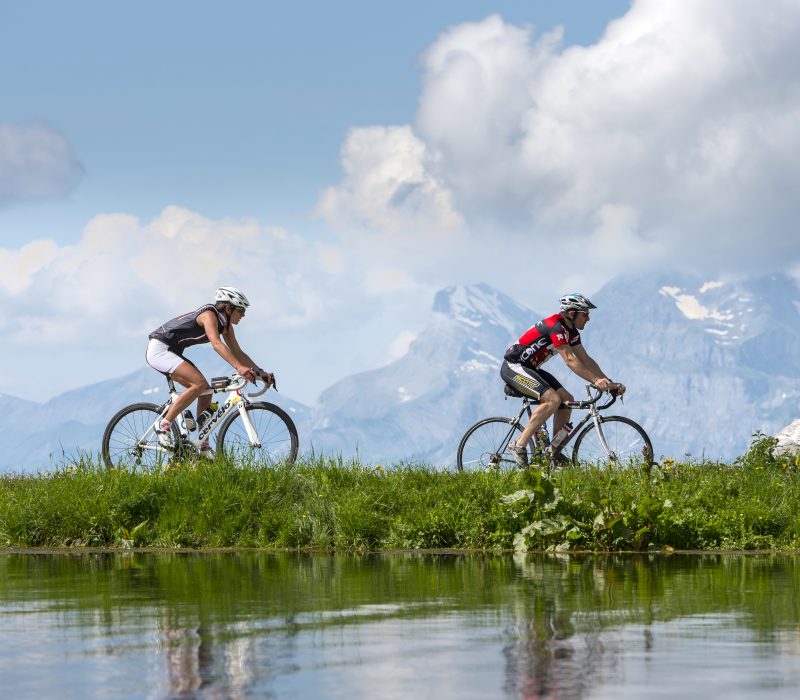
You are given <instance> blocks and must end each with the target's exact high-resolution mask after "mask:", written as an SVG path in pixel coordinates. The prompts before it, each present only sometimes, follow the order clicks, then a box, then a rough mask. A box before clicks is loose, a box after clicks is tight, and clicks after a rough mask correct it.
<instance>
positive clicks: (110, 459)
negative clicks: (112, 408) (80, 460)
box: [102, 403, 180, 471]
mask: <svg viewBox="0 0 800 700" xmlns="http://www.w3.org/2000/svg"><path fill="white" fill-rule="evenodd" d="M159 415H160V411H159V407H158V406H156V405H155V404H152V403H135V404H133V405H131V406H126V407H125V408H123V409H122V410H121V411H119V413H117V414H116V415H115V416H114V417H113V418H112V419H111V420H110V421H109V423H108V426H107V427H106V430H105V433H103V449H102V454H103V461H104V462H105V465H106V468H107V469H111V468H115V469H136V470H141V471H157V470H158V469H161V468H162V467H164V466H165V465H166V464H167V463H168V462H169V460H170V458H171V457H172V451H171V450H166V449H164V448H163V447H161V445H160V444H159V443H158V437H157V436H156V431H155V430H154V428H153V423H155V421H156V418H158V416H159ZM172 439H173V441H174V444H176V445H177V444H178V442H179V440H180V433H179V432H178V429H177V428H176V427H175V424H174V423H173V425H172Z"/></svg>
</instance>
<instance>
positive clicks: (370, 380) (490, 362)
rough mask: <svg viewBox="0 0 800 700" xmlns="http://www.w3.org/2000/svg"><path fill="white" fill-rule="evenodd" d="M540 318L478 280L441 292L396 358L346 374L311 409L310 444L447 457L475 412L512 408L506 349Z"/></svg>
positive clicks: (369, 455) (391, 455) (389, 456)
mask: <svg viewBox="0 0 800 700" xmlns="http://www.w3.org/2000/svg"><path fill="white" fill-rule="evenodd" d="M538 318H539V316H538V315H537V314H536V313H535V312H533V311H531V310H530V309H527V308H526V307H524V306H522V305H520V304H518V303H517V302H515V301H513V300H512V299H511V298H509V297H507V296H506V295H504V294H502V293H500V292H498V291H497V290H494V289H492V288H491V287H489V286H487V285H483V284H479V285H474V286H468V287H448V288H447V289H443V290H442V291H440V292H439V293H438V294H437V295H436V297H435V299H434V302H433V310H432V312H431V315H430V321H429V323H428V325H427V326H426V328H425V329H424V330H423V331H422V332H421V333H420V334H419V336H417V338H416V339H415V340H414V341H413V342H412V343H411V346H410V348H409V350H408V353H407V354H406V355H405V356H404V357H402V358H400V359H399V360H396V361H395V362H393V363H391V364H389V365H387V366H386V367H382V368H380V369H376V370H373V371H370V372H364V373H362V374H356V375H353V376H351V377H347V378H346V379H343V380H341V381H339V382H337V383H335V384H334V385H333V386H331V387H330V388H329V389H327V390H325V391H324V392H323V393H322V395H321V396H320V398H319V401H318V403H317V405H316V406H315V407H314V411H313V414H312V421H311V424H310V425H309V438H308V439H309V441H310V442H311V444H312V445H313V446H314V449H315V450H323V451H325V452H329V451H331V450H333V451H335V452H341V453H342V454H343V455H350V454H352V453H353V452H354V450H355V449H357V450H358V453H359V455H360V456H361V457H362V458H364V459H367V460H371V461H375V460H378V461H388V462H392V461H398V460H422V461H433V462H435V463H444V462H447V461H448V460H450V458H451V457H453V456H454V455H455V450H456V448H457V446H458V441H459V439H460V437H461V433H463V432H464V430H465V428H466V427H468V426H469V425H470V424H471V423H473V422H474V421H475V420H477V418H478V417H483V416H485V415H490V414H491V415H495V414H498V413H500V414H502V413H504V412H507V411H509V410H510V409H511V406H510V405H509V404H507V403H506V402H505V401H504V395H503V391H502V389H503V387H502V383H501V380H500V378H499V367H500V363H501V361H502V357H503V353H504V352H505V349H506V348H507V347H508V345H509V343H510V342H512V341H513V340H514V339H515V338H516V337H517V336H518V335H519V333H520V329H523V330H524V329H525V328H527V327H528V326H530V325H531V324H532V323H533V322H534V321H536V320H538Z"/></svg>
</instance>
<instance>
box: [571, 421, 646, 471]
mask: <svg viewBox="0 0 800 700" xmlns="http://www.w3.org/2000/svg"><path fill="white" fill-rule="evenodd" d="M600 429H601V430H602V433H603V434H602V438H603V439H604V440H605V443H606V445H608V450H606V448H605V447H604V446H603V441H602V440H601V436H600V434H599V433H598V432H597V426H596V425H595V424H594V422H591V423H589V425H587V426H586V428H584V430H583V431H582V432H581V434H580V435H578V438H577V439H576V440H575V448H574V449H573V450H572V461H573V463H574V464H576V465H578V466H593V467H597V466H602V467H604V466H607V465H609V464H614V465H616V466H618V467H623V468H630V467H647V468H650V467H651V466H652V465H653V444H652V443H651V442H650V438H649V437H648V435H647V433H646V432H645V431H644V428H642V426H641V425H639V424H638V423H635V422H634V421H632V420H631V419H630V418H624V417H622V416H608V417H602V418H600Z"/></svg>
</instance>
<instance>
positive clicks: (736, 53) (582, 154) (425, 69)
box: [321, 0, 800, 277]
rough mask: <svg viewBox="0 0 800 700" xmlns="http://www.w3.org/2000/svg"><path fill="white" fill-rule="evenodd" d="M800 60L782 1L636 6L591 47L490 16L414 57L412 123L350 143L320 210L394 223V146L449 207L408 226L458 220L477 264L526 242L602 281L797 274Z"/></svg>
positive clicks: (797, 12) (789, 2)
mask: <svg viewBox="0 0 800 700" xmlns="http://www.w3.org/2000/svg"><path fill="white" fill-rule="evenodd" d="M799 61H800V6H798V5H797V3H796V2H794V1H793V0H775V2H771V3H768V4H766V5H764V4H756V3H752V2H750V1H749V0H703V1H702V2H697V1H696V0H673V1H671V2H661V1H660V0H636V2H634V3H633V4H632V6H631V8H630V10H629V11H628V12H627V14H625V15H624V16H623V17H621V18H619V19H618V20H615V21H613V22H612V23H610V24H609V26H608V27H607V30H606V32H605V34H604V35H603V36H602V37H601V39H600V40H599V41H598V42H597V43H595V44H593V45H591V46H585V47H584V46H571V47H565V46H564V45H563V42H562V37H561V33H560V32H559V31H555V32H552V33H550V34H547V35H544V36H537V35H536V33H535V30H534V28H533V27H531V26H525V27H519V26H514V25H511V24H509V23H507V22H505V21H503V19H502V18H501V17H499V16H492V17H488V18H486V19H485V20H483V21H481V22H475V23H467V24H462V25H458V26H455V27H452V28H450V29H448V30H447V31H445V32H444V33H443V34H442V35H441V36H440V37H439V38H438V39H437V40H436V42H435V43H434V44H433V45H432V46H431V47H430V48H429V49H428V50H427V51H426V52H425V53H424V55H423V57H422V61H421V65H422V73H423V75H422V85H423V87H422V94H421V96H420V103H419V110H418V113H417V117H416V120H415V123H414V124H413V125H410V126H408V127H406V128H405V129H404V128H403V127H393V128H392V129H383V128H379V127H374V128H371V129H364V130H359V131H358V138H357V139H356V136H354V135H352V134H351V139H354V140H357V141H358V147H357V148H356V147H355V146H356V144H355V143H350V141H348V144H346V146H345V149H344V152H343V168H344V173H345V174H344V179H343V182H342V184H341V185H340V186H339V187H337V188H334V189H332V190H330V191H329V192H328V193H326V197H332V196H333V194H337V193H338V195H339V196H338V197H337V198H336V206H335V207H334V206H331V205H330V202H327V201H326V199H325V198H323V202H322V206H321V210H322V211H323V213H324V214H325V215H326V216H329V217H331V218H332V217H333V215H334V214H335V218H336V219H337V220H338V221H339V222H342V221H345V222H346V221H347V220H348V217H350V219H351V220H352V219H361V220H362V221H368V222H369V223H371V224H372V225H373V226H375V227H376V228H388V227H389V226H390V225H391V223H392V222H395V221H397V219H394V218H393V216H392V214H393V212H392V210H391V207H390V206H388V203H390V202H391V201H392V195H391V194H390V192H391V190H392V188H391V187H389V186H387V183H389V182H394V183H398V182H400V181H401V180H402V178H397V177H394V178H392V177H389V176H387V175H385V173H390V172H392V171H393V170H394V169H396V162H397V151H398V147H397V146H396V144H395V146H392V141H393V139H396V138H397V135H399V134H402V139H404V140H405V141H406V142H407V143H413V144H414V153H416V154H419V155H417V156H416V157H414V158H413V159H412V160H413V163H414V165H415V167H414V169H413V173H414V174H413V180H414V181H415V182H420V183H430V186H431V188H432V190H431V191H435V192H437V193H446V195H447V196H446V200H443V201H446V202H447V206H446V207H430V206H429V207H427V208H425V207H415V208H414V211H415V212H416V220H415V226H416V227H417V228H418V229H423V228H425V227H426V225H427V226H429V227H430V229H431V230H434V229H435V228H436V227H437V225H439V224H440V223H441V221H442V220H443V218H444V219H445V220H446V219H447V217H446V216H445V217H442V215H441V212H443V211H446V212H458V215H459V216H461V217H463V220H464V225H463V226H462V227H461V235H462V236H463V238H462V243H463V244H465V245H466V244H470V245H475V244H476V242H477V245H478V246H480V245H483V249H481V248H480V247H479V248H477V249H474V252H476V253H478V254H479V256H480V257H481V258H483V259H485V255H487V254H488V255H492V254H493V252H492V249H493V248H497V247H503V246H508V245H511V244H515V243H523V244H530V245H540V246H551V247H552V248H553V249H557V250H569V251H570V252H573V253H574V255H575V256H576V257H574V258H573V262H576V263H579V264H584V263H587V264H588V263H591V264H598V265H602V266H603V269H602V271H601V273H600V274H602V275H603V276H605V277H608V275H610V274H614V273H616V272H618V271H619V270H620V269H621V268H622V267H625V266H628V265H630V264H632V263H642V264H651V265H652V264H656V263H658V264H664V263H668V264H669V263H671V264H688V265H690V266H695V267H703V266H705V267H708V266H718V265H721V266H726V267H729V268H731V269H736V268H739V269H745V268H749V269H752V268H754V267H761V268H778V267H782V268H785V267H786V266H787V265H791V264H797V262H798V260H800V245H798V235H797V232H796V230H795V218H796V215H795V200H796V199H797V184H796V183H797V182H798V181H800V177H798V176H800V172H799V171H800V160H798V158H797V157H796V154H797V153H798V152H800V127H799V126H798V124H800V79H799V78H798V77H797V75H796V71H795V70H794V68H793V66H795V65H797V63H798V62H799ZM367 134H369V138H366V135H367ZM392 134H393V135H394V136H392ZM354 151H355V152H357V154H358V157H355V156H354V155H353V152H354ZM410 171H411V169H410V168H406V169H405V172H410ZM382 173H383V174H384V175H383V176H382V177H380V176H379V174H382ZM375 181H377V182H379V183H383V187H382V188H381V187H379V188H376V189H370V188H369V187H368V186H367V184H368V183H374V182H375ZM354 183H358V185H357V186H355V185H354ZM376 191H377V193H378V194H376ZM331 193H333V194H331ZM356 193H358V196H356ZM345 195H346V196H345ZM425 201H426V202H431V201H435V198H426V200H425ZM490 234H491V235H490ZM481 241H483V243H482V244H481V243H480V242H481ZM687 251H690V252H689V253H688V254H687Z"/></svg>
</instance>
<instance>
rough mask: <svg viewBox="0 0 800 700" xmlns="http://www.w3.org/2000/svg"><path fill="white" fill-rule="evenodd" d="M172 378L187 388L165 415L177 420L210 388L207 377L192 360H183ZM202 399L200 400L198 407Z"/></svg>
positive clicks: (209, 400) (208, 398) (169, 418)
mask: <svg viewBox="0 0 800 700" xmlns="http://www.w3.org/2000/svg"><path fill="white" fill-rule="evenodd" d="M172 378H173V379H174V380H175V381H176V382H178V384H180V385H181V386H183V387H185V388H186V391H183V392H181V394H180V395H179V396H178V398H177V399H176V400H175V403H173V404H172V405H171V406H170V407H169V409H168V410H167V414H166V415H165V416H164V417H165V418H166V419H167V420H175V418H177V417H178V416H179V415H180V414H181V412H182V411H183V410H184V409H185V408H187V407H188V406H189V405H190V404H191V403H192V402H193V401H194V400H195V399H196V398H197V397H198V396H200V394H202V393H203V392H204V391H206V390H207V389H209V388H210V387H209V386H208V382H207V381H206V378H205V377H204V376H203V375H202V374H200V370H198V369H197V367H195V366H194V365H193V364H191V363H190V362H181V364H179V365H178V366H177V367H176V368H175V370H174V371H173V372H172ZM202 398H207V401H208V403H210V402H211V399H210V397H202ZM199 406H200V401H198V408H199Z"/></svg>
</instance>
